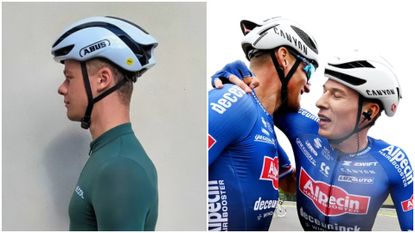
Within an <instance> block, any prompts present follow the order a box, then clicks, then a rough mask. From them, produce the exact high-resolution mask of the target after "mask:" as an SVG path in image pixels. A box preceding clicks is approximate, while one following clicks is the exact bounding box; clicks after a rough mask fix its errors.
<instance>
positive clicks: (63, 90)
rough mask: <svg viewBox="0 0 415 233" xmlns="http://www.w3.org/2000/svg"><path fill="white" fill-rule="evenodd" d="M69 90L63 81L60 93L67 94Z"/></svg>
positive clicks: (59, 89)
mask: <svg viewBox="0 0 415 233" xmlns="http://www.w3.org/2000/svg"><path fill="white" fill-rule="evenodd" d="M66 92H67V88H66V86H65V83H62V84H61V85H60V86H59V88H58V94H59V95H65V94H66Z"/></svg>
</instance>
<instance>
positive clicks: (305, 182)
mask: <svg viewBox="0 0 415 233" xmlns="http://www.w3.org/2000/svg"><path fill="white" fill-rule="evenodd" d="M299 185H300V187H299V188H300V191H301V193H303V194H304V195H305V196H306V197H307V198H308V199H310V200H311V201H312V202H313V204H314V206H315V207H317V209H318V210H319V211H320V212H321V213H322V214H324V215H325V216H340V215H344V214H357V215H365V214H367V212H368V209H369V203H370V197H369V196H362V195H354V194H350V193H348V192H347V191H345V190H344V189H342V188H341V187H338V186H335V185H329V184H327V183H325V182H322V181H315V180H313V178H311V177H310V175H309V174H308V173H307V172H306V171H305V170H304V169H303V168H301V171H300V182H299ZM329 194H331V196H329Z"/></svg>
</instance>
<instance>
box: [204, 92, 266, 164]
mask: <svg viewBox="0 0 415 233" xmlns="http://www.w3.org/2000/svg"><path fill="white" fill-rule="evenodd" d="M258 117H259V115H258V111H257V103H256V102H255V100H254V98H253V96H251V95H249V94H246V93H245V92H244V91H243V90H242V89H241V88H239V87H238V86H236V85H231V84H226V85H224V87H223V88H222V89H215V90H212V91H210V92H209V161H210V162H213V160H215V159H216V157H217V156H219V154H220V153H221V152H222V150H223V149H224V148H225V147H226V146H228V145H229V144H231V143H234V142H236V141H238V140H240V139H243V138H245V137H246V136H247V135H248V134H249V132H250V131H251V130H252V128H253V127H254V125H255V122H256V120H257V119H258ZM210 162H209V163H210Z"/></svg>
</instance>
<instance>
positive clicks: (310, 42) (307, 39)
mask: <svg viewBox="0 0 415 233" xmlns="http://www.w3.org/2000/svg"><path fill="white" fill-rule="evenodd" d="M291 28H292V29H293V30H294V31H295V33H297V35H298V36H299V37H300V38H301V40H303V41H304V43H305V44H306V45H307V46H308V47H309V48H310V49H311V50H313V51H314V52H315V53H317V54H318V49H317V45H316V44H315V43H314V40H313V39H311V38H310V37H309V36H308V35H307V33H305V32H304V31H303V30H301V29H300V28H298V27H296V26H293V25H291Z"/></svg>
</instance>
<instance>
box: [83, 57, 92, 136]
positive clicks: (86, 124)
mask: <svg viewBox="0 0 415 233" xmlns="http://www.w3.org/2000/svg"><path fill="white" fill-rule="evenodd" d="M81 70H82V78H83V80H84V86H85V91H86V95H87V97H88V106H87V107H86V111H85V114H84V117H83V118H82V120H81V127H82V128H83V129H88V128H89V126H91V113H92V108H93V107H94V98H93V96H92V90H91V84H90V83H89V78H88V70H87V68H86V62H84V61H82V62H81Z"/></svg>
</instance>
